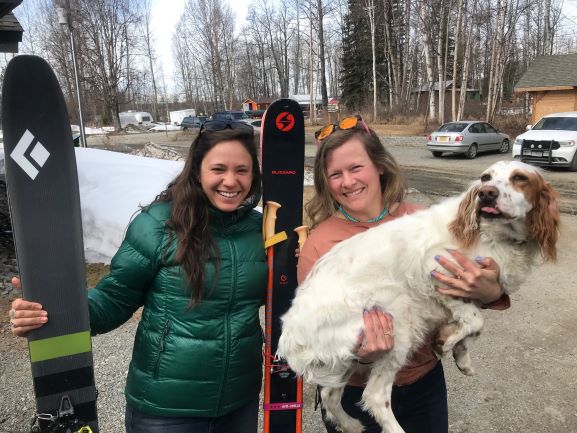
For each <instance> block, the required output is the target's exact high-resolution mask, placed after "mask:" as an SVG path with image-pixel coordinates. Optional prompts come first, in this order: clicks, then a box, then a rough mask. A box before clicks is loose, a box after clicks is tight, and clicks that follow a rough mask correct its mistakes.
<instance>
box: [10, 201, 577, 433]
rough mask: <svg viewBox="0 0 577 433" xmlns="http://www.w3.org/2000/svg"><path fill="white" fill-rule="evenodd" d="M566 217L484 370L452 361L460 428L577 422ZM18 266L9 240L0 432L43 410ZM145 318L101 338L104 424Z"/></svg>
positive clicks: (571, 244)
mask: <svg viewBox="0 0 577 433" xmlns="http://www.w3.org/2000/svg"><path fill="white" fill-rule="evenodd" d="M409 198H410V199H411V200H413V201H417V202H420V203H423V204H425V205H428V204H431V203H432V202H434V201H436V200H437V197H436V196H429V195H424V194H419V193H418V192H416V191H413V194H411V195H410V197H409ZM0 199H1V197H0ZM0 201H1V200H0ZM1 205H2V203H0V206H1ZM0 211H1V209H0ZM563 225H564V227H563V232H562V238H561V240H560V244H559V250H560V251H559V260H558V263H557V264H546V265H543V266H541V267H539V268H537V269H536V270H535V271H534V273H533V275H532V276H531V277H530V278H529V279H528V281H527V283H526V284H525V285H524V287H523V289H522V290H521V291H519V292H518V293H516V294H514V295H513V297H512V299H513V306H512V308H511V309H510V310H509V311H507V312H495V311H486V312H485V317H486V320H487V321H486V328H485V331H484V334H483V336H482V337H481V338H480V339H479V340H478V342H477V344H475V346H474V348H473V349H472V357H473V362H474V365H475V367H476V371H477V374H476V376H474V377H465V376H462V375H461V374H460V373H459V372H458V370H457V369H456V368H455V367H454V365H453V363H452V360H450V359H445V360H444V361H443V363H444V366H445V371H446V378H447V387H448V393H449V422H450V427H449V432H450V433H489V432H499V433H504V432H515V433H516V432H519V433H520V432H530V433H562V432H563V433H569V432H577V393H576V392H575V388H576V387H577V346H576V345H575V344H574V342H575V337H574V332H575V329H576V328H577V315H576V314H575V311H577V296H575V293H574V291H575V288H576V287H577V274H576V273H575V271H574V263H575V257H576V256H577V217H576V216H573V215H563ZM16 273H17V267H16V263H15V260H14V258H13V254H12V253H11V248H8V247H7V246H5V245H2V244H0V396H1V397H0V433H27V432H28V425H29V422H30V419H31V417H32V415H33V413H34V400H33V392H32V380H31V375H30V364H29V360H28V352H27V345H26V341H25V340H23V339H17V338H15V337H13V336H12V335H11V334H10V332H9V324H8V317H7V314H6V312H7V309H8V305H9V302H10V301H11V300H12V299H13V298H14V297H16V296H17V293H16V292H15V291H13V290H12V288H11V287H10V286H9V285H6V282H7V281H9V279H10V278H11V277H12V275H15V274H16ZM136 324H137V320H136V319H132V320H130V321H129V322H128V323H127V324H125V325H124V326H122V327H121V328H119V329H117V330H115V331H113V332H111V333H109V334H106V335H103V336H98V337H96V338H94V339H93V347H94V359H95V371H96V382H97V386H98V389H99V400H98V407H99V418H100V423H101V431H102V432H103V433H120V432H122V431H124V427H123V418H124V415H123V413H124V396H123V388H124V382H125V378H126V373H127V370H128V362H129V360H130V356H131V348H132V341H133V338H134V332H135V329H136ZM313 401H314V389H313V388H312V387H308V386H305V410H304V428H303V432H304V433H318V432H323V431H324V429H323V427H322V425H321V422H320V416H319V414H318V413H313V406H314V405H313ZM231 433H234V432H231Z"/></svg>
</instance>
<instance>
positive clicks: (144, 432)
mask: <svg viewBox="0 0 577 433" xmlns="http://www.w3.org/2000/svg"><path fill="white" fill-rule="evenodd" d="M124 424H125V426H126V433H232V432H234V433H256V432H257V424H258V398H257V399H256V400H255V401H254V402H252V403H249V404H247V405H246V406H243V407H241V408H239V409H237V410H235V411H234V412H231V413H229V414H226V415H223V416H219V417H216V418H208V417H206V418H205V417H186V418H171V417H158V416H152V415H147V414H145V413H142V412H139V411H137V410H135V409H133V408H132V407H131V406H129V405H128V404H127V405H126V417H125V419H124Z"/></svg>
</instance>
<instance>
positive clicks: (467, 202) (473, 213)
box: [449, 183, 479, 248]
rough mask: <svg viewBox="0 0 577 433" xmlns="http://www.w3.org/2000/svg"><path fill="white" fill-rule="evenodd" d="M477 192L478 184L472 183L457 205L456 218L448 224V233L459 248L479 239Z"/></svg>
mask: <svg viewBox="0 0 577 433" xmlns="http://www.w3.org/2000/svg"><path fill="white" fill-rule="evenodd" d="M478 192H479V184H478V183H474V184H473V185H471V187H470V188H469V190H468V191H467V193H466V194H465V196H464V197H463V200H461V203H460V204H459V211H458V212H457V217H456V218H455V219H454V220H453V221H451V223H450V224H449V232H450V233H451V234H452V235H453V238H455V240H456V241H457V242H458V243H459V246H460V247H461V248H466V247H468V246H471V245H473V244H474V243H475V241H476V240H477V238H478V237H479V216H478V213H477V193H478Z"/></svg>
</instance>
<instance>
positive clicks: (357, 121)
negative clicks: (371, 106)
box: [315, 116, 369, 142]
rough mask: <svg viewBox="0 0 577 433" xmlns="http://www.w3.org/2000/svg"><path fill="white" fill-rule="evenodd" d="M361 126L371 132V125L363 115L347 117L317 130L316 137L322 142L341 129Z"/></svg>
mask: <svg viewBox="0 0 577 433" xmlns="http://www.w3.org/2000/svg"><path fill="white" fill-rule="evenodd" d="M359 125H360V126H361V128H363V130H364V131H365V132H367V133H368V132H369V127H368V126H367V124H366V123H365V121H364V120H363V118H362V117H361V116H350V117H345V118H344V119H343V120H341V121H340V122H339V123H330V124H328V125H327V126H325V127H323V128H321V129H319V130H318V131H316V132H315V139H316V140H317V142H320V141H322V140H324V139H325V138H327V137H328V136H329V135H331V134H332V133H333V132H335V131H337V130H339V129H353V128H356V127H357V126H359Z"/></svg>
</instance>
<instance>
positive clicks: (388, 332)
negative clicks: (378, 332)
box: [383, 331, 392, 337]
mask: <svg viewBox="0 0 577 433" xmlns="http://www.w3.org/2000/svg"><path fill="white" fill-rule="evenodd" d="M383 335H384V336H385V337H386V336H387V335H392V334H391V333H390V331H385V332H383Z"/></svg>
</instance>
